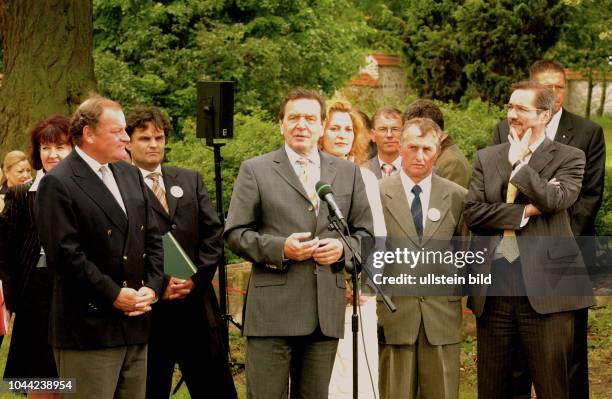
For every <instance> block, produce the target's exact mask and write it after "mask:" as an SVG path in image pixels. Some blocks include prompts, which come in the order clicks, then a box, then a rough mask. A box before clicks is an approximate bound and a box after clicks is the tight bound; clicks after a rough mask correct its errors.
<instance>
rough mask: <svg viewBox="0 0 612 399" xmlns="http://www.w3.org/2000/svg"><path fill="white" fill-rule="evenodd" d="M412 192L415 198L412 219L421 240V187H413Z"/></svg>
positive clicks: (411, 207) (411, 210)
mask: <svg viewBox="0 0 612 399" xmlns="http://www.w3.org/2000/svg"><path fill="white" fill-rule="evenodd" d="M412 194H414V199H413V200H412V206H410V212H411V213H412V220H414V227H415V228H416V232H417V235H418V236H419V240H421V239H423V207H422V206H421V198H419V195H420V194H421V187H419V186H414V187H412Z"/></svg>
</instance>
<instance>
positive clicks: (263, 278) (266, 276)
mask: <svg viewBox="0 0 612 399" xmlns="http://www.w3.org/2000/svg"><path fill="white" fill-rule="evenodd" d="M286 283H287V273H265V272H264V273H255V274H253V284H254V285H255V287H269V286H274V285H285V284H286Z"/></svg>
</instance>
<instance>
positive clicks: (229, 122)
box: [196, 81, 234, 145]
mask: <svg viewBox="0 0 612 399" xmlns="http://www.w3.org/2000/svg"><path fill="white" fill-rule="evenodd" d="M197 90H198V101H197V103H198V104H197V105H198V109H197V113H196V115H197V126H196V136H197V137H199V138H205V139H206V144H207V145H212V143H213V140H214V139H231V138H232V137H233V136H234V82H229V81H214V82H213V81H206V82H198V83H197Z"/></svg>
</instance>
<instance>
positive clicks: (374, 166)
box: [368, 155, 382, 180]
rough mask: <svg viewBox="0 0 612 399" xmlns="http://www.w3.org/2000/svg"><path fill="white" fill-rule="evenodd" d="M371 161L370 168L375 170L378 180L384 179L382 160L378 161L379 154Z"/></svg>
mask: <svg viewBox="0 0 612 399" xmlns="http://www.w3.org/2000/svg"><path fill="white" fill-rule="evenodd" d="M368 162H369V163H370V170H371V171H372V172H374V174H375V175H376V178H378V180H380V179H382V170H380V162H379V161H378V155H376V156H375V157H374V158H372V159H370V160H369V161H368Z"/></svg>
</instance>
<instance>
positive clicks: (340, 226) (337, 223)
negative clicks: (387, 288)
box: [327, 204, 397, 399]
mask: <svg viewBox="0 0 612 399" xmlns="http://www.w3.org/2000/svg"><path fill="white" fill-rule="evenodd" d="M328 206H329V215H328V216H327V219H328V220H329V227H328V229H329V230H330V231H335V232H337V233H338V234H339V235H340V239H341V240H342V242H343V243H344V244H345V245H346V246H347V247H348V248H349V250H350V251H351V254H352V263H353V266H352V267H347V272H349V273H351V282H352V284H353V314H352V316H351V331H352V333H353V398H354V399H358V394H359V375H358V374H359V373H358V366H359V363H358V359H357V354H358V352H359V334H358V332H359V314H358V313H357V303H358V302H357V301H359V287H357V276H358V274H359V272H360V271H365V273H366V275H367V276H368V278H370V280H372V281H374V278H373V276H372V273H371V272H370V271H369V270H368V268H367V267H363V265H362V262H361V254H360V253H358V252H357V251H355V248H354V247H353V245H352V244H351V242H350V241H349V239H348V237H350V235H351V232H350V230H349V228H348V225H347V224H346V222H345V221H344V220H343V219H340V218H339V217H338V216H336V214H335V213H334V211H333V209H332V207H331V205H329V204H328ZM345 232H346V233H345ZM374 289H375V290H376V293H377V294H378V295H379V296H380V297H381V298H382V300H383V302H384V303H385V305H386V306H387V309H389V311H390V312H395V311H396V310H397V308H396V307H395V304H393V302H392V301H391V299H390V298H389V297H388V296H387V295H385V294H384V293H383V292H382V290H381V289H380V287H379V286H378V285H376V284H374ZM364 350H365V348H364Z"/></svg>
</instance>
